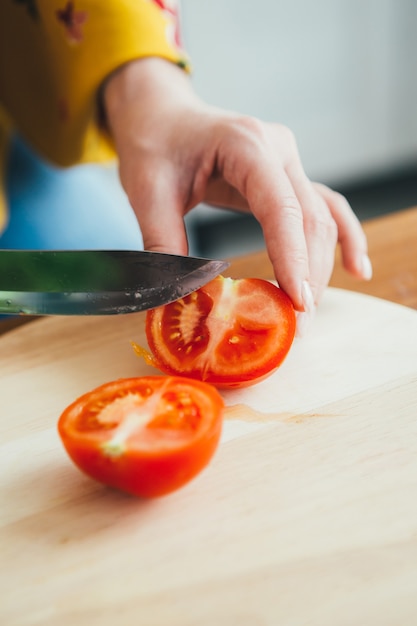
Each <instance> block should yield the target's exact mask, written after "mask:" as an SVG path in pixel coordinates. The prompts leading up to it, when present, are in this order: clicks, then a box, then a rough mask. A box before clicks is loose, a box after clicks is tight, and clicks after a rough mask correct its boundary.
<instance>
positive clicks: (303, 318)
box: [295, 313, 311, 337]
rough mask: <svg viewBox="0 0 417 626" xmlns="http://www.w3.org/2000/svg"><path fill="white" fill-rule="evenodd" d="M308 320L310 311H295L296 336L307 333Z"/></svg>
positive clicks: (302, 335)
mask: <svg viewBox="0 0 417 626" xmlns="http://www.w3.org/2000/svg"><path fill="white" fill-rule="evenodd" d="M310 321H311V315H310V313H297V327H296V333H295V334H296V335H297V337H304V336H305V335H306V334H307V330H308V327H309V325H310Z"/></svg>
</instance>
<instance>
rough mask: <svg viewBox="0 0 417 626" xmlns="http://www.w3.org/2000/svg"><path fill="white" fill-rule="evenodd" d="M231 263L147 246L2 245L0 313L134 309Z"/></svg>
mask: <svg viewBox="0 0 417 626" xmlns="http://www.w3.org/2000/svg"><path fill="white" fill-rule="evenodd" d="M228 265H229V264H228V263H227V262H224V261H214V260H209V259H202V258H196V257H189V256H179V255H173V254H164V253H161V252H146V251H144V252H137V251H125V250H0V313H7V314H26V315H115V314H121V313H135V312H138V311H143V310H145V309H151V308H155V307H157V306H160V305H162V304H167V303H169V302H173V301H174V300H177V299H178V298H181V297H184V296H186V295H188V294H189V293H191V292H193V291H195V290H196V289H199V288H200V287H202V286H203V285H204V284H205V283H207V282H209V281H210V280H212V279H213V278H214V277H215V276H217V275H218V274H220V273H221V272H222V271H223V270H224V269H226V267H228Z"/></svg>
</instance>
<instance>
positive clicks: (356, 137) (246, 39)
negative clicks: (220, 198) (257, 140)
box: [182, 0, 417, 257]
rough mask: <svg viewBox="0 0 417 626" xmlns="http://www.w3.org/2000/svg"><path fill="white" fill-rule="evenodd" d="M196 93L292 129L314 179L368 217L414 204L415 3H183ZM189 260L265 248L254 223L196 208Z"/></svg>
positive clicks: (298, 0) (416, 156) (294, 0)
mask: <svg viewBox="0 0 417 626" xmlns="http://www.w3.org/2000/svg"><path fill="white" fill-rule="evenodd" d="M182 22H183V35H184V41H185V46H186V48H187V50H188V52H189V55H190V57H191V60H192V63H193V68H194V69H193V82H194V86H195V89H196V91H197V92H198V93H199V94H200V95H201V96H202V97H203V98H204V99H205V100H206V101H207V102H209V103H211V104H214V105H219V106H222V107H225V108H228V109H232V110H236V111H240V112H242V113H248V114H251V115H255V116H257V117H260V118H262V119H264V120H267V121H278V122H281V123H283V124H285V125H287V126H289V127H290V128H291V130H292V131H293V132H294V134H295V136H296V139H297V142H298V146H299V150H300V154H301V159H302V161H303V164H304V167H305V169H306V172H307V174H308V176H309V177H310V178H311V179H314V180H317V181H320V182H324V183H326V184H329V185H330V186H332V187H333V188H335V189H337V190H338V191H340V192H342V193H343V194H345V195H346V196H347V198H348V199H349V201H350V202H351V204H352V207H353V209H354V211H355V213H356V214H357V215H358V217H359V219H361V220H363V219H367V218H369V217H373V216H377V215H381V214H383V213H387V212H391V211H396V210H400V209H402V208H406V207H409V206H412V205H417V37H416V24H417V2H416V0H315V1H314V2H313V1H312V0H291V1H288V0H287V1H285V2H284V1H283V0H257V1H256V2H253V1H252V0H210V2H208V1H207V0H182ZM187 228H188V233H189V239H190V246H191V253H193V254H200V255H202V256H217V257H224V256H232V255H234V254H241V253H244V252H247V251H251V250H256V249H260V248H262V247H263V239H262V233H261V230H260V228H259V225H258V224H257V222H256V221H255V220H254V219H253V218H252V217H250V216H244V217H243V216H238V215H237V214H236V213H232V212H229V211H222V210H217V209H216V210H214V209H209V208H208V207H205V206H203V205H202V206H200V207H198V209H197V210H195V211H193V212H192V213H191V214H190V215H189V216H188V217H187Z"/></svg>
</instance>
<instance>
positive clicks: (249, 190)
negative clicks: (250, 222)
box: [104, 58, 372, 326]
mask: <svg viewBox="0 0 417 626" xmlns="http://www.w3.org/2000/svg"><path fill="white" fill-rule="evenodd" d="M104 105H105V110H106V115H107V123H108V126H109V129H110V131H111V133H112V135H113V138H114V141H115V144H116V149H117V152H118V156H119V162H120V176H121V181H122V184H123V186H124V189H125V190H126V193H127V194H128V197H129V200H130V202H131V204H132V207H133V209H134V211H135V213H136V216H137V218H138V221H139V224H140V228H141V230H142V235H143V240H144V246H145V249H147V250H155V251H161V252H171V253H177V254H186V253H187V241H186V233H185V227H184V221H183V218H184V215H185V214H186V213H187V212H188V211H189V210H190V209H192V208H193V207H194V206H196V205H197V204H199V203H200V202H203V201H204V202H207V203H210V204H213V205H217V206H220V207H227V208H233V209H238V210H242V211H251V212H252V213H253V215H254V216H255V217H256V218H257V220H258V221H259V223H260V224H261V226H262V229H263V233H264V237H265V242H266V247H267V250H268V254H269V257H270V260H271V262H272V265H273V268H274V273H275V277H276V279H277V281H278V283H279V285H280V286H281V287H282V289H284V290H285V291H286V292H287V294H288V295H289V296H290V298H291V299H292V301H293V303H294V306H295V308H296V309H297V310H298V311H304V312H306V313H307V314H308V315H311V314H312V313H313V311H314V308H315V305H316V304H317V303H318V301H319V299H320V296H321V294H322V292H323V290H324V288H325V287H326V286H327V284H328V282H329V279H330V276H331V273H332V270H333V264H334V254H335V248H336V245H337V242H338V241H339V242H340V244H341V248H342V256H343V262H344V266H345V268H346V269H347V270H348V271H349V272H351V273H352V274H354V275H356V276H357V277H359V278H362V279H369V278H370V277H371V273H372V269H371V264H370V261H369V258H368V256H367V243H366V238H365V235H364V233H363V231H362V228H361V226H360V224H359V221H358V220H357V218H356V216H355V215H354V213H353V212H352V210H351V208H350V206H349V204H348V202H347V201H346V199H345V198H344V197H343V196H341V195H340V194H338V193H336V192H334V191H332V190H331V189H329V188H328V187H325V186H324V185H319V184H314V183H312V182H311V181H310V180H309V179H308V178H307V176H306V174H305V173H304V170H303V167H302V164H301V160H300V157H299V154H298V150H297V146H296V142H295V139H294V136H293V135H292V133H291V131H290V130H289V129H288V128H286V127H285V126H282V125H280V124H270V123H264V122H261V121H259V120H257V119H254V118H251V117H248V116H244V115H239V114H235V113H230V112H228V111H224V110H220V109H217V108H214V107H211V106H209V105H207V104H205V103H203V102H202V101H201V100H200V99H199V98H198V97H197V96H196V94H195V93H194V92H193V90H192V87H191V84H190V80H189V77H188V76H187V75H186V74H185V73H184V72H183V71H182V70H180V69H179V68H177V67H176V66H174V65H172V64H170V63H168V62H166V61H164V60H162V59H157V58H149V59H141V60H138V61H133V62H131V63H129V64H128V65H126V66H124V67H122V68H121V69H119V70H118V71H117V72H116V73H115V74H114V75H113V76H112V77H110V79H109V80H108V82H107V84H106V86H105V89H104ZM306 317H307V316H301V317H300V320H299V321H300V326H301V323H304V321H305V319H304V318H306Z"/></svg>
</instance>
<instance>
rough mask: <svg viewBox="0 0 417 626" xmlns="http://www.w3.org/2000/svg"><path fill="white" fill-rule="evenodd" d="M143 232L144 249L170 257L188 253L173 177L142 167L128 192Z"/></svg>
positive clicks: (179, 199)
mask: <svg viewBox="0 0 417 626" xmlns="http://www.w3.org/2000/svg"><path fill="white" fill-rule="evenodd" d="M127 192H128V196H129V200H130V203H131V205H132V207H133V210H134V212H135V214H136V217H137V219H138V222H139V226H140V229H141V232H142V238H143V244H144V248H145V250H152V251H155V252H165V253H170V254H184V255H186V254H187V253H188V243H187V235H186V230H185V225H184V219H183V203H182V199H181V198H180V194H179V193H178V191H177V188H176V184H175V181H174V176H173V175H172V174H171V173H170V172H169V171H165V170H164V171H161V170H160V166H159V171H157V172H156V168H154V167H151V168H149V167H145V166H144V167H143V169H142V170H141V174H140V176H138V177H137V178H135V182H134V186H133V187H131V188H130V189H129V190H127Z"/></svg>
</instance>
